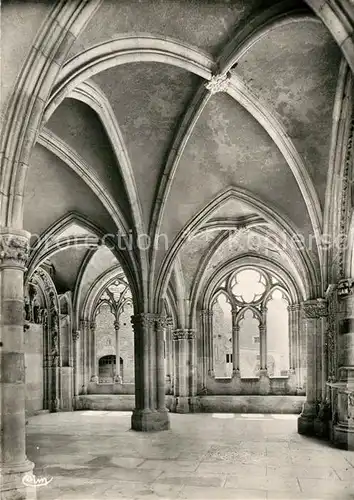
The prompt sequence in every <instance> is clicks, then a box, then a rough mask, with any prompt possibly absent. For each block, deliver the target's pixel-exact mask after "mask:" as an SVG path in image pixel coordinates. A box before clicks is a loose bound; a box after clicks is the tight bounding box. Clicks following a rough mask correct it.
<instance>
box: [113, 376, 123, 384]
mask: <svg viewBox="0 0 354 500" xmlns="http://www.w3.org/2000/svg"><path fill="white" fill-rule="evenodd" d="M114 383H115V384H122V383H123V381H122V377H121V376H120V375H116V376H115V377H114Z"/></svg>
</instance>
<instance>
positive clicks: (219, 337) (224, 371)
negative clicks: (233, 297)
mask: <svg viewBox="0 0 354 500" xmlns="http://www.w3.org/2000/svg"><path fill="white" fill-rule="evenodd" d="M213 347H214V349H213V352H214V373H215V377H231V376H232V319H231V304H230V301H229V299H228V298H227V297H226V295H225V294H223V293H220V294H219V295H218V297H217V299H216V300H215V301H214V304H213Z"/></svg>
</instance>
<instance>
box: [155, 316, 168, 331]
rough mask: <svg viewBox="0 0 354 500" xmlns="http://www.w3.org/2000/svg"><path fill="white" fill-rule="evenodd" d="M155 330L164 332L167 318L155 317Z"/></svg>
mask: <svg viewBox="0 0 354 500" xmlns="http://www.w3.org/2000/svg"><path fill="white" fill-rule="evenodd" d="M155 321H156V329H157V330H164V329H165V328H166V327H167V316H160V315H156V318H155Z"/></svg>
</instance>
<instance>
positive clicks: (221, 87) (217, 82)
mask: <svg viewBox="0 0 354 500" xmlns="http://www.w3.org/2000/svg"><path fill="white" fill-rule="evenodd" d="M229 86H230V74H229V73H223V74H219V75H213V76H212V77H211V79H210V80H209V81H208V82H207V83H206V84H205V88H206V89H207V90H209V92H210V93H211V94H216V93H217V92H227V90H228V88H229Z"/></svg>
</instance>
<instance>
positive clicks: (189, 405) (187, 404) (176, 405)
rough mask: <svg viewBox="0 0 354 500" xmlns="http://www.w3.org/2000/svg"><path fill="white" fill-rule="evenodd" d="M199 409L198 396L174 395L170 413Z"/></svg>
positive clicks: (191, 411) (192, 411)
mask: <svg viewBox="0 0 354 500" xmlns="http://www.w3.org/2000/svg"><path fill="white" fill-rule="evenodd" d="M199 410H200V404H199V398H197V397H196V396H191V397H190V396H174V397H173V400H172V405H171V412H172V413H196V412H199Z"/></svg>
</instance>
